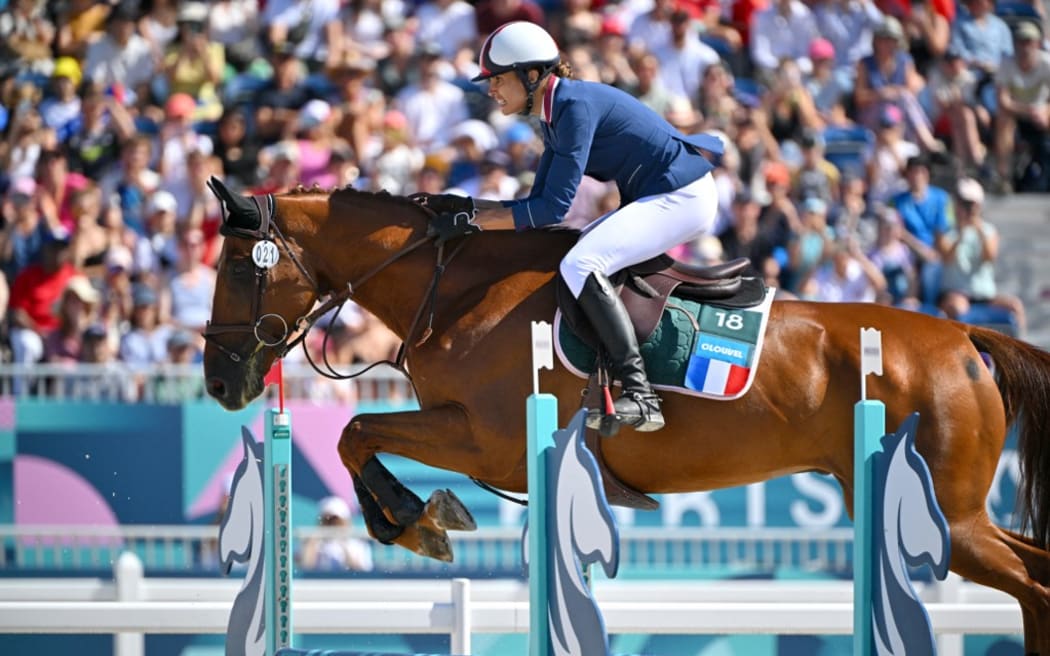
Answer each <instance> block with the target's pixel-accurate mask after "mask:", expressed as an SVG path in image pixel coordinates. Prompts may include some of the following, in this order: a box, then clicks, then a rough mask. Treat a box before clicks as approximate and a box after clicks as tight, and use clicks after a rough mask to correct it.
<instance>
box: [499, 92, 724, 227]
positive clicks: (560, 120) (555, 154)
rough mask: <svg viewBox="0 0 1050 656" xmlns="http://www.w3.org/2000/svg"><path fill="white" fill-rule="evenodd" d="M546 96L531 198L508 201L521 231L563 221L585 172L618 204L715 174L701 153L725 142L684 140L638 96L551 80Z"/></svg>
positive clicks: (718, 149) (698, 138)
mask: <svg viewBox="0 0 1050 656" xmlns="http://www.w3.org/2000/svg"><path fill="white" fill-rule="evenodd" d="M551 80H552V84H550V85H548V88H547V93H546V94H544V98H543V108H542V110H541V117H542V120H541V121H540V126H541V128H542V131H543V141H544V144H545V146H546V149H545V150H544V152H543V156H542V157H541V158H540V163H539V167H538V168H537V170H536V180H535V182H534V183H533V187H532V193H531V194H530V195H529V197H528V198H523V199H520V200H514V201H507V202H505V203H504V205H505V206H507V207H510V208H511V211H512V212H513V214H514V225H515V227H517V229H519V230H523V229H525V228H529V227H532V228H537V227H539V226H544V225H550V224H552V223H558V222H560V221H561V220H562V219H563V218H564V217H565V213H566V212H567V211H568V210H569V205H570V204H572V199H573V198H574V197H575V195H576V189H577V187H578V186H579V184H580V179H581V178H582V177H583V175H584V174H587V175H589V176H591V177H592V178H595V179H597V180H601V181H602V182H607V181H610V180H613V181H615V182H616V186H617V187H618V188H619V190H620V202H621V204H622V205H626V204H627V203H630V202H632V201H635V200H638V199H639V198H644V197H646V196H651V195H653V194H660V193H667V192H670V191H674V190H675V189H679V188H681V187H684V186H685V185H687V184H689V183H690V182H693V181H695V180H699V179H700V178H702V177H703V176H704V175H706V174H707V173H708V172H709V171H711V169H712V168H714V167H713V166H712V165H711V163H710V162H708V161H707V160H706V159H705V158H704V157H703V156H702V155H701V154H700V153H699V152H697V151H696V149H695V148H697V147H699V148H704V149H705V150H708V151H711V152H713V153H715V154H721V153H722V151H723V149H724V148H723V145H722V142H721V141H720V140H719V139H718V138H717V137H713V136H709V135H703V134H699V135H690V136H686V135H683V134H682V133H680V132H679V131H678V130H676V129H675V128H674V127H672V126H671V124H670V123H668V122H667V121H666V120H664V118H663V117H662V116H660V115H659V114H657V113H656V112H654V111H653V110H652V109H650V108H649V107H647V106H646V105H644V104H642V103H641V102H640V101H639V100H637V99H636V98H634V97H633V96H631V95H629V94H627V93H625V92H623V91H621V90H619V89H617V88H615V87H611V86H608V85H605V84H600V83H597V82H585V81H582V80H572V79H562V78H555V77H552V78H551Z"/></svg>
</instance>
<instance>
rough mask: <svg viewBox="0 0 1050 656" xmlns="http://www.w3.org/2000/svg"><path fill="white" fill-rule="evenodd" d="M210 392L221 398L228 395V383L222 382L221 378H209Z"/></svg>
mask: <svg viewBox="0 0 1050 656" xmlns="http://www.w3.org/2000/svg"><path fill="white" fill-rule="evenodd" d="M207 385H208V394H211V395H212V396H213V397H215V398H217V399H221V398H222V397H224V396H226V383H224V382H222V379H221V378H215V377H212V378H209V379H208V382H207Z"/></svg>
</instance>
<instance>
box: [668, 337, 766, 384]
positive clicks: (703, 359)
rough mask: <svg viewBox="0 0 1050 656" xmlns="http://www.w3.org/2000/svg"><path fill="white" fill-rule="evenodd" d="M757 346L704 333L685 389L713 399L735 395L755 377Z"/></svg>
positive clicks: (690, 361) (699, 340)
mask: <svg viewBox="0 0 1050 656" xmlns="http://www.w3.org/2000/svg"><path fill="white" fill-rule="evenodd" d="M753 349H754V346H753V345H751V344H747V343H745V342H738V341H736V340H733V339H727V338H724V337H717V336H715V335H709V334H706V333H700V335H699V339H698V340H697V343H696V348H695V349H694V351H693V355H692V357H691V358H690V359H689V367H688V369H687V370H686V374H685V386H686V387H688V388H689V389H693V390H696V391H698V392H703V393H704V394H711V395H713V396H735V395H737V394H739V393H740V391H741V390H743V389H744V386H745V385H746V384H747V380H748V377H749V376H750V374H751V355H752V351H753Z"/></svg>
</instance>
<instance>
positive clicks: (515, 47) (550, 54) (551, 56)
mask: <svg viewBox="0 0 1050 656" xmlns="http://www.w3.org/2000/svg"><path fill="white" fill-rule="evenodd" d="M559 61H561V55H560V53H559V51H558V44H557V43H555V42H554V39H553V38H552V37H551V35H550V34H548V33H547V30H545V29H543V28H542V27H540V26H539V25H537V24H535V23H530V22H529V21H512V22H510V23H504V24H503V25H501V26H499V27H497V28H496V29H495V31H493V32H492V34H490V35H489V38H487V39H485V43H484V45H482V46H481V54H480V55H479V56H478V65H479V66H480V67H481V72H480V73H479V74H478V75H477V76H476V77H474V79H473V80H472V81H474V82H480V81H481V80H487V79H489V78H490V77H493V76H496V75H499V74H501V73H506V72H507V71H512V70H518V71H520V72H522V73H524V72H525V70H527V69H529V68H532V67H538V68H542V69H543V70H544V71H546V70H547V69H550V68H553V67H555V66H557V65H558V62H559Z"/></svg>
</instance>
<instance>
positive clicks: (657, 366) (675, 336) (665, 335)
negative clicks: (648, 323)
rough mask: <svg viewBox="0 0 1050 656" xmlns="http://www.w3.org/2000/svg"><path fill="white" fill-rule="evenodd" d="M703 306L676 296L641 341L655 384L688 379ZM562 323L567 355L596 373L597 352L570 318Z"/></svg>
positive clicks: (586, 370) (560, 334)
mask: <svg viewBox="0 0 1050 656" xmlns="http://www.w3.org/2000/svg"><path fill="white" fill-rule="evenodd" d="M702 307H703V306H702V305H701V304H700V303H697V302H696V301H686V300H682V299H675V302H674V306H670V305H669V306H668V308H667V309H666V310H664V314H663V316H662V317H660V322H659V323H658V324H656V330H654V331H653V334H652V335H650V336H649V339H647V340H645V343H644V344H640V345H639V347H640V348H639V350H640V351H641V354H642V359H643V360H645V371H646V373H648V374H649V381H650V382H651V383H652V384H654V385H673V386H678V385H681V384H682V381H683V380H685V372H686V369H687V368H688V367H689V358H690V356H691V355H692V353H693V341H694V340H695V339H696V326H695V322H696V317H698V316H699V315H700V310H701V308H702ZM678 308H681V309H678ZM683 310H684V311H683ZM558 324H559V326H558V341H559V342H560V343H561V350H562V353H563V354H564V356H565V358H566V359H567V360H568V361H569V363H570V364H572V366H573V367H574V368H576V369H577V370H579V371H581V372H583V373H585V374H587V375H590V374H593V373H594V365H595V360H596V358H597V353H595V351H594V349H592V348H591V347H590V346H588V345H587V344H586V343H584V342H583V341H582V340H580V338H579V337H577V336H576V333H574V332H572V329H571V328H569V325H568V322H566V321H559V322H558Z"/></svg>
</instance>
